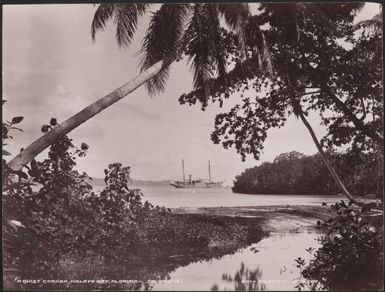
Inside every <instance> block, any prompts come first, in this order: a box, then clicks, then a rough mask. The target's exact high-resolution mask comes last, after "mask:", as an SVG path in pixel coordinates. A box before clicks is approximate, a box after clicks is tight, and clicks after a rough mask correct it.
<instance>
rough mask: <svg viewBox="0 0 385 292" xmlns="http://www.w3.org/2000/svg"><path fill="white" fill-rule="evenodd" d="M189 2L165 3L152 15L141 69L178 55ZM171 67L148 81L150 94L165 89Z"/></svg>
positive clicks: (144, 43) (144, 42)
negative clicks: (167, 57)
mask: <svg viewBox="0 0 385 292" xmlns="http://www.w3.org/2000/svg"><path fill="white" fill-rule="evenodd" d="M190 7H191V6H190V5H189V4H163V5H162V6H161V7H160V8H159V10H157V11H156V12H155V13H154V14H153V15H152V17H151V21H150V25H149V28H148V30H147V34H146V36H145V37H144V39H143V42H142V48H141V53H142V54H143V57H142V59H141V69H142V70H145V69H147V68H149V67H150V66H152V65H153V64H155V63H156V62H158V61H160V60H162V59H164V58H165V57H166V56H168V55H170V54H175V55H177V52H178V51H179V50H180V42H181V40H182V39H183V36H184V33H185V28H184V24H185V19H186V16H187V14H188V12H189V10H190ZM168 76H169V68H168V67H167V68H164V69H163V70H162V71H161V72H160V74H158V75H157V76H156V77H155V78H153V79H151V80H150V81H148V82H147V83H146V87H147V90H148V92H149V93H150V95H154V94H156V93H158V92H161V91H163V90H164V86H165V83H166V81H167V78H168Z"/></svg>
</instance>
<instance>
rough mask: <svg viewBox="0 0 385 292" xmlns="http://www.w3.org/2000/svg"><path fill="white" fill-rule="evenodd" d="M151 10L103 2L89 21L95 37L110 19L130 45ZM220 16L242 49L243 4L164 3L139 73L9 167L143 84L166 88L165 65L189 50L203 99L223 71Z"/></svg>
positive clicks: (16, 167) (21, 163)
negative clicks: (143, 18) (210, 84)
mask: <svg viewBox="0 0 385 292" xmlns="http://www.w3.org/2000/svg"><path fill="white" fill-rule="evenodd" d="M148 10H149V5H148V4H101V5H99V6H98V7H97V9H96V12H95V14H94V18H93V21H92V25H91V35H92V38H93V39H95V36H96V33H97V31H100V30H102V29H104V28H105V27H106V24H107V22H108V21H109V20H113V21H114V24H115V25H116V40H117V42H118V45H119V46H122V47H126V46H129V45H130V43H131V41H132V39H133V35H134V32H135V29H136V27H137V22H138V19H139V18H140V17H142V16H143V15H144V14H145V13H146V12H147V11H148ZM220 17H223V18H224V20H225V22H226V23H227V25H228V27H229V28H230V29H232V30H234V31H236V32H237V36H238V40H239V41H238V44H239V46H240V48H241V49H242V50H243V48H244V47H245V45H244V44H245V43H246V33H245V31H244V27H245V26H244V23H245V22H247V21H248V19H249V18H250V17H251V15H250V12H249V9H248V5H247V4H241V3H238V4H231V5H227V4H163V5H161V7H160V8H159V9H158V10H157V11H156V12H155V13H153V14H152V16H151V20H150V25H149V27H148V30H147V34H146V36H145V37H144V40H143V45H142V50H141V53H142V59H141V72H140V74H139V75H137V76H136V77H135V78H133V79H132V80H130V81H128V82H127V83H126V84H124V85H123V86H121V87H119V88H117V89H116V90H114V91H112V92H111V93H109V94H107V95H106V96H104V97H102V98H100V99H98V100H96V101H95V102H93V103H92V104H90V105H88V106H87V107H85V108H84V109H82V110H81V111H80V112H78V113H77V114H75V115H74V116H72V117H70V118H69V119H67V120H65V121H64V122H62V123H61V124H59V125H57V126H56V127H54V128H53V129H52V130H51V131H49V132H47V133H46V134H45V135H43V136H41V137H40V138H38V139H37V140H35V141H34V142H33V143H31V144H30V145H29V146H28V147H26V148H25V149H24V150H23V151H22V152H21V153H20V154H18V155H17V156H16V157H14V158H13V159H12V160H11V161H10V162H9V163H8V164H7V166H8V167H10V168H11V169H13V170H15V171H17V170H20V169H21V168H22V167H23V166H24V165H27V164H28V163H29V162H30V161H31V160H32V159H33V158H34V157H36V156H37V155H38V154H39V153H41V152H42V151H43V150H44V149H46V148H47V147H48V146H50V145H51V144H52V143H54V142H55V141H57V140H58V139H59V138H61V137H63V136H64V135H66V134H68V133H69V132H70V131H72V130H73V129H75V128H77V127H78V126H80V125H81V124H83V123H84V122H86V121H87V120H89V119H91V118H92V117H94V116H95V115H97V114H98V113H99V112H101V111H102V110H104V109H106V108H107V107H109V106H110V105H112V104H114V103H115V102H117V101H119V100H120V99H122V98H123V97H125V96H127V95H128V94H129V93H131V92H132V91H134V90H135V89H137V88H138V87H140V86H142V85H143V84H145V85H146V87H147V89H148V91H149V93H150V94H151V95H153V94H156V93H158V92H159V91H162V90H164V86H165V83H166V81H167V78H168V75H169V70H170V68H169V66H170V64H171V63H173V62H174V61H175V60H177V59H178V58H181V57H182V54H183V52H184V50H185V49H186V48H189V49H190V52H189V60H190V62H191V66H192V69H193V73H194V87H195V88H201V89H202V90H201V99H202V100H206V99H207V96H208V95H209V93H210V86H209V85H208V83H207V81H208V80H209V79H210V78H211V77H213V76H219V77H223V78H224V76H225V73H226V64H227V63H226V58H225V56H224V55H223V48H222V47H221V45H222V44H221V27H220V24H219V20H220Z"/></svg>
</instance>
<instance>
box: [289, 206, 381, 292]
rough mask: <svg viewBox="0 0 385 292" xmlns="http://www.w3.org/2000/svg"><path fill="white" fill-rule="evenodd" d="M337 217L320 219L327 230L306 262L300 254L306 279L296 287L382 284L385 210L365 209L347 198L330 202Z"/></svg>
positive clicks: (351, 287)
mask: <svg viewBox="0 0 385 292" xmlns="http://www.w3.org/2000/svg"><path fill="white" fill-rule="evenodd" d="M331 209H332V210H333V211H334V212H335V217H333V218H330V219H328V220H326V221H324V222H317V224H318V225H319V226H320V228H322V229H324V230H325V235H323V236H322V237H321V238H320V239H319V241H320V243H321V245H322V246H321V247H320V248H319V249H318V250H316V251H314V249H313V248H309V249H307V251H308V252H309V253H310V254H312V259H311V260H310V261H309V262H308V263H306V261H305V260H304V259H302V258H297V259H296V260H295V261H296V264H297V267H298V268H300V270H301V273H302V276H303V279H302V281H300V283H299V284H298V286H297V288H299V289H301V288H311V287H318V288H323V289H328V290H364V289H381V288H382V287H383V259H384V253H383V224H382V220H383V217H382V214H381V213H378V212H369V211H370V210H362V209H360V208H358V207H356V206H355V205H354V204H352V203H349V204H346V203H345V202H344V201H341V202H340V203H335V204H334V205H331Z"/></svg>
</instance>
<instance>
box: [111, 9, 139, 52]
mask: <svg viewBox="0 0 385 292" xmlns="http://www.w3.org/2000/svg"><path fill="white" fill-rule="evenodd" d="M146 8H147V4H116V6H115V14H114V22H115V24H116V40H117V42H118V44H119V46H121V47H123V46H126V47H128V46H129V45H130V44H131V40H132V37H133V35H134V32H135V30H136V27H137V24H138V19H139V17H140V16H142V15H143V14H144V13H145V11H146Z"/></svg>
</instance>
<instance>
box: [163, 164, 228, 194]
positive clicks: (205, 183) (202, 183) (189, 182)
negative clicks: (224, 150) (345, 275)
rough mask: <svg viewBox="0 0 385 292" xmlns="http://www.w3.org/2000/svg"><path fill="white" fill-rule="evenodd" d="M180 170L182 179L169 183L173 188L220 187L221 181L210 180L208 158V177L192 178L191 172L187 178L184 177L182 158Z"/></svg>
mask: <svg viewBox="0 0 385 292" xmlns="http://www.w3.org/2000/svg"><path fill="white" fill-rule="evenodd" d="M182 172H183V180H174V181H172V182H171V183H170V185H172V186H173V187H175V188H178V189H190V188H220V187H222V184H223V183H224V182H223V181H217V182H215V181H212V179H211V167H210V160H209V179H192V177H191V174H190V175H189V177H188V179H186V177H185V172H184V160H182Z"/></svg>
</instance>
